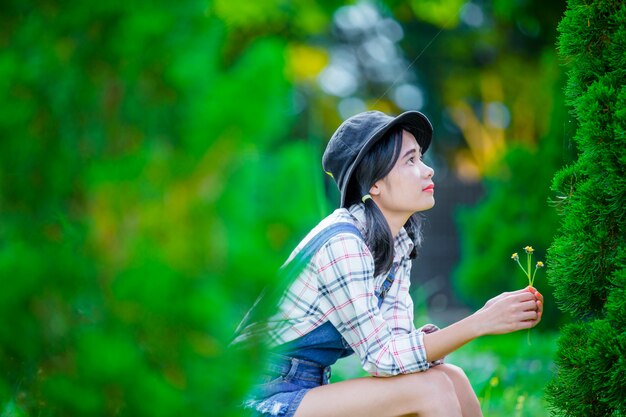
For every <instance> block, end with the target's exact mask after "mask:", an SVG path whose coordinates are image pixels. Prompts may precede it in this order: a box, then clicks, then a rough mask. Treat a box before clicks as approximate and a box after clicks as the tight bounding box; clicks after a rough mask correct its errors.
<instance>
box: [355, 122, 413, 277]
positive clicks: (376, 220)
mask: <svg viewBox="0 0 626 417" xmlns="http://www.w3.org/2000/svg"><path fill="white" fill-rule="evenodd" d="M402 130H403V129H402V127H400V126H399V127H396V128H394V129H392V130H390V131H389V132H387V133H386V134H385V136H383V137H382V138H381V139H380V140H379V141H378V142H376V143H375V144H374V145H373V146H372V148H371V149H370V150H369V151H368V152H367V153H366V154H365V156H364V157H363V159H361V161H360V162H359V165H358V166H357V168H356V170H355V172H354V174H353V176H352V178H351V179H350V183H349V184H348V187H347V190H346V193H347V194H346V197H347V198H346V203H347V204H346V205H347V206H348V207H349V206H351V205H352V204H354V203H358V202H359V201H360V200H361V197H362V196H364V195H365V194H368V193H369V190H370V188H371V187H372V185H374V183H376V181H378V180H380V179H383V178H384V177H386V176H387V174H389V172H390V171H391V169H392V168H393V167H394V165H395V164H396V162H397V161H398V158H399V156H400V151H401V149H402ZM364 207H365V218H366V222H367V231H366V236H365V243H366V244H367V247H368V248H369V250H370V252H372V255H373V256H374V267H375V270H374V275H375V276H377V275H379V274H381V273H383V272H386V271H389V269H390V268H391V265H392V264H393V258H394V243H393V235H392V234H391V229H390V228H389V224H388V223H387V220H386V219H385V216H384V215H383V213H382V211H380V208H378V205H377V204H376V203H375V202H374V201H373V200H372V199H366V200H365V202H364ZM404 228H405V230H406V231H407V234H408V235H409V237H410V238H411V240H412V241H413V251H412V252H411V254H410V257H411V258H415V256H416V254H417V247H418V246H419V244H420V243H421V215H419V214H418V213H414V214H413V215H411V217H409V219H408V220H407V222H406V223H405V224H404Z"/></svg>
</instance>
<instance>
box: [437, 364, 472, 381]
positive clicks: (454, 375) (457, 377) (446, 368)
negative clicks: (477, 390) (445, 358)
mask: <svg viewBox="0 0 626 417" xmlns="http://www.w3.org/2000/svg"><path fill="white" fill-rule="evenodd" d="M436 368H439V370H441V371H443V372H444V373H445V374H446V375H448V377H449V378H450V379H451V380H452V381H453V382H469V379H468V378H467V375H466V374H465V371H464V370H463V369H462V368H461V367H459V366H456V365H452V364H449V363H444V364H441V365H438V366H436V367H435V369H436Z"/></svg>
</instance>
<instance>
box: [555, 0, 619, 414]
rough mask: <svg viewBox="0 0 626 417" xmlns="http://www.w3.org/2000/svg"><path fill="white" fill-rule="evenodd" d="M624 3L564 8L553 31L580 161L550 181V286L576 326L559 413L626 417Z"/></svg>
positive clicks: (569, 335)
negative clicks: (556, 199) (555, 221)
mask: <svg viewBox="0 0 626 417" xmlns="http://www.w3.org/2000/svg"><path fill="white" fill-rule="evenodd" d="M625 21H626V3H625V2H624V1H599V0H597V1H585V2H583V1H578V0H570V1H569V2H568V8H567V11H566V13H565V16H564V18H563V20H562V21H561V23H560V25H559V31H560V32H561V35H560V38H559V46H560V53H561V55H562V56H563V58H564V59H565V60H566V62H567V64H568V66H569V79H568V83H567V89H566V96H567V102H568V104H569V105H571V106H572V108H573V114H574V115H575V117H576V119H577V121H578V128H577V130H576V134H575V136H574V141H575V142H576V145H577V148H578V152H579V155H578V159H577V160H576V161H575V163H574V164H572V165H571V166H569V167H567V168H564V169H563V170H561V171H560V172H559V173H557V175H555V177H554V182H553V188H554V189H555V190H556V191H557V192H559V193H560V194H561V196H562V203H561V204H560V205H559V206H558V209H559V211H560V213H561V214H562V216H563V217H562V224H561V228H560V230H559V232H558V234H557V236H556V238H555V239H554V242H553V243H552V245H551V247H550V249H549V251H548V255H549V256H548V262H549V265H550V268H549V279H550V283H551V284H552V285H553V286H554V288H555V296H556V298H557V302H558V303H559V306H560V307H561V309H562V310H563V311H565V312H567V313H570V314H571V315H572V317H573V322H572V323H571V324H568V325H567V326H565V327H564V328H563V330H562V334H561V338H560V340H559V349H558V351H557V357H556V363H557V366H558V368H557V374H556V377H555V378H554V379H553V380H552V381H551V383H550V386H549V389H548V400H549V402H550V404H551V407H552V409H553V412H554V414H555V415H563V416H624V415H626V396H625V395H624V387H625V386H626V361H625V360H624V358H625V357H626V302H625V301H624V300H625V293H624V290H625V287H626V240H625V236H626V216H625V215H624V213H625V212H626V211H625V204H624V202H625V201H626V110H625V109H626V70H625V68H626V42H625V41H626V25H624V22H625Z"/></svg>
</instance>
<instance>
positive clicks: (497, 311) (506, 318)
mask: <svg viewBox="0 0 626 417" xmlns="http://www.w3.org/2000/svg"><path fill="white" fill-rule="evenodd" d="M475 314H476V316H478V317H479V318H480V320H479V322H480V324H481V328H482V333H483V334H503V333H510V332H514V331H516V330H521V329H530V328H531V327H534V326H536V325H537V323H539V321H540V320H541V315H542V314H543V296H542V295H541V294H540V293H539V291H537V290H536V289H535V288H533V287H527V288H524V289H522V290H518V291H512V292H505V293H502V294H500V295H498V296H496V297H494V298H492V299H491V300H489V301H487V303H485V306H484V307H483V308H481V309H480V310H478V311H477V312H476V313H475Z"/></svg>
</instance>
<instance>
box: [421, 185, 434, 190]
mask: <svg viewBox="0 0 626 417" xmlns="http://www.w3.org/2000/svg"><path fill="white" fill-rule="evenodd" d="M422 191H435V184H430V185H428V186H426V188H423V189H422Z"/></svg>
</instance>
